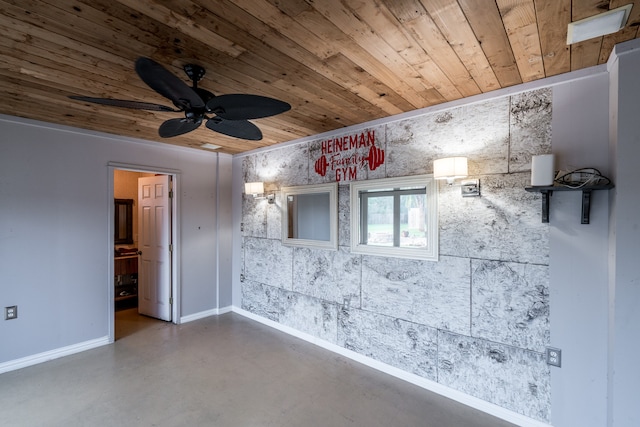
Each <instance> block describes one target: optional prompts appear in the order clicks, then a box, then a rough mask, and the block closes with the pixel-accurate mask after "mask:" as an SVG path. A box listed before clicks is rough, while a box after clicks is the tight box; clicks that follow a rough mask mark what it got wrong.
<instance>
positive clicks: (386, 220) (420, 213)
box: [351, 175, 438, 261]
mask: <svg viewBox="0 0 640 427" xmlns="http://www.w3.org/2000/svg"><path fill="white" fill-rule="evenodd" d="M436 193H437V192H436V183H435V181H434V180H433V178H432V176H431V175H420V176H414V177H403V178H388V179H376V180H369V181H362V182H354V183H351V252H352V253H361V254H369V255H381V256H391V257H400V258H417V259H427V260H433V261H437V259H438V218H437V203H436Z"/></svg>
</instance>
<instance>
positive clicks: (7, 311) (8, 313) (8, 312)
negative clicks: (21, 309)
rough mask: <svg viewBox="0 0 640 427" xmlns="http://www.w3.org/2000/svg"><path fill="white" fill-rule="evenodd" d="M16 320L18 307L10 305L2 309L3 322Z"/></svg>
mask: <svg viewBox="0 0 640 427" xmlns="http://www.w3.org/2000/svg"><path fill="white" fill-rule="evenodd" d="M17 318H18V306H17V305H12V306H10V307H5V308H4V320H11V319H17Z"/></svg>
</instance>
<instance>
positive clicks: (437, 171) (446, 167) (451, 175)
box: [433, 157, 469, 183]
mask: <svg viewBox="0 0 640 427" xmlns="http://www.w3.org/2000/svg"><path fill="white" fill-rule="evenodd" d="M467 175H469V172H468V168H467V158H466V157H447V158H445V159H438V160H434V161H433V177H434V178H435V179H446V180H447V182H448V183H452V182H453V180H454V179H457V178H465V177H466V176H467Z"/></svg>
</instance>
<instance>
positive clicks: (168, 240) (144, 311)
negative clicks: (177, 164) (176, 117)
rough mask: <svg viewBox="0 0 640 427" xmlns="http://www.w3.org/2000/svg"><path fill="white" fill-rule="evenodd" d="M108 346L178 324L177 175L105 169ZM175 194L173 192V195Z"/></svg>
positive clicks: (113, 167) (120, 167)
mask: <svg viewBox="0 0 640 427" xmlns="http://www.w3.org/2000/svg"><path fill="white" fill-rule="evenodd" d="M109 176H110V180H109V181H110V184H111V185H110V191H109V193H110V197H109V202H110V211H111V212H112V213H113V214H112V215H110V218H111V226H110V227H109V229H110V231H109V234H110V239H109V241H110V251H109V254H110V271H111V273H112V274H110V280H109V295H110V298H109V310H108V313H109V340H110V342H113V341H115V340H116V339H120V338H122V337H123V336H126V335H129V334H131V333H134V332H135V331H136V330H139V329H143V328H145V327H149V326H150V325H153V324H154V323H157V322H160V321H161V320H164V321H168V322H172V323H178V322H177V319H179V317H178V310H177V306H178V305H177V298H175V297H174V296H177V295H179V293H178V292H177V280H176V278H177V262H176V260H177V254H176V249H177V248H176V247H175V244H174V242H176V241H177V238H176V226H175V224H176V223H177V212H178V209H177V207H176V205H177V200H176V199H177V198H173V197H172V195H173V193H174V191H175V190H174V189H175V188H176V187H177V177H178V174H177V173H176V172H175V171H167V170H156V169H153V168H143V167H137V166H136V167H130V166H128V165H113V164H110V165H109ZM176 193H177V192H176Z"/></svg>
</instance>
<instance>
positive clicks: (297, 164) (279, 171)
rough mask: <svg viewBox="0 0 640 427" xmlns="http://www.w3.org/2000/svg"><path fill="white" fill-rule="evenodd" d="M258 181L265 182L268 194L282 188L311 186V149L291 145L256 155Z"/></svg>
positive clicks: (254, 175) (304, 146)
mask: <svg viewBox="0 0 640 427" xmlns="http://www.w3.org/2000/svg"><path fill="white" fill-rule="evenodd" d="M252 157H255V161H254V163H255V169H256V171H255V173H254V174H252V175H250V176H251V177H253V178H254V180H256V181H262V182H264V187H265V191H266V192H272V191H277V190H279V189H280V188H281V187H286V186H296V185H306V184H309V172H308V170H309V149H308V146H307V144H296V145H290V146H286V147H283V148H279V149H275V150H270V151H265V152H260V153H256V154H254V155H253V156H252Z"/></svg>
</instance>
